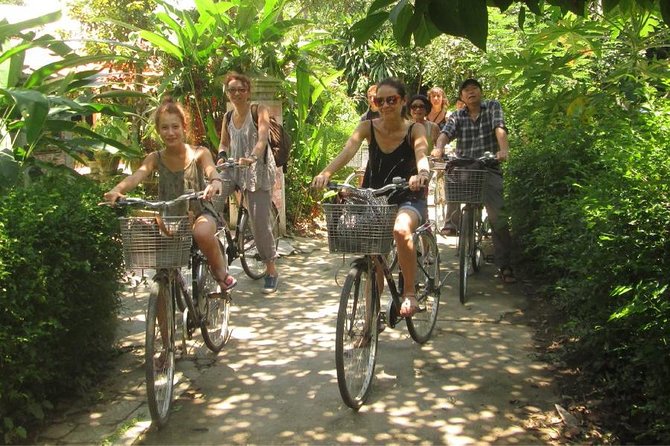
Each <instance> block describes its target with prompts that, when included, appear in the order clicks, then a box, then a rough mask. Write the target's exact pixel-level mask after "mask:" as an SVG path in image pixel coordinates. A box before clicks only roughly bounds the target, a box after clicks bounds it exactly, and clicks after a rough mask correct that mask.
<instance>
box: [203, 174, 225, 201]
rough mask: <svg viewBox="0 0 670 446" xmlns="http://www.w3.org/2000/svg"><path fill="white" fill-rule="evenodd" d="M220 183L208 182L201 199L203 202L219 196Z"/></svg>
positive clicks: (215, 181) (216, 181)
mask: <svg viewBox="0 0 670 446" xmlns="http://www.w3.org/2000/svg"><path fill="white" fill-rule="evenodd" d="M221 189H222V183H221V181H220V180H218V179H217V180H214V181H210V183H209V184H208V185H207V187H206V188H205V191H204V195H203V198H204V199H205V200H211V199H212V198H213V197H214V196H215V195H221V192H222V190H221Z"/></svg>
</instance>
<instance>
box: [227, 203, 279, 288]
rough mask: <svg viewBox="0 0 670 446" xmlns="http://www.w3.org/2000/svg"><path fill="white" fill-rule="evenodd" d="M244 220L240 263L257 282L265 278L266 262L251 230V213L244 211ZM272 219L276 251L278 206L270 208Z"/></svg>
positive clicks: (239, 242) (239, 241) (241, 222)
mask: <svg viewBox="0 0 670 446" xmlns="http://www.w3.org/2000/svg"><path fill="white" fill-rule="evenodd" d="M243 212H244V213H243V214H242V218H241V219H240V228H239V232H238V234H239V238H238V241H237V243H238V252H239V253H240V262H241V263H242V269H244V272H245V273H246V274H247V276H249V277H250V278H252V279H254V280H256V279H261V278H263V277H265V261H263V260H261V256H260V254H259V252H258V248H257V247H256V240H255V239H254V234H253V232H252V230H251V219H250V218H249V212H248V211H246V210H244V211H243ZM270 212H271V214H270V218H271V221H272V235H273V237H274V241H275V249H276V248H277V247H278V246H279V211H278V210H277V206H275V205H274V203H272V207H271V208H270Z"/></svg>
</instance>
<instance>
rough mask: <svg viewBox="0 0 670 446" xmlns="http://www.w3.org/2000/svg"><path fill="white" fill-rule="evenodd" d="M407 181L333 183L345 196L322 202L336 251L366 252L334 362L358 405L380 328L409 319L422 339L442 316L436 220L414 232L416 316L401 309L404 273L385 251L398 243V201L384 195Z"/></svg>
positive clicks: (342, 316) (347, 298)
mask: <svg viewBox="0 0 670 446" xmlns="http://www.w3.org/2000/svg"><path fill="white" fill-rule="evenodd" d="M407 187H408V185H407V182H406V181H405V180H402V179H400V178H397V179H394V183H393V184H389V185H386V186H384V187H382V188H380V189H376V190H375V189H359V188H355V187H351V186H347V185H341V184H340V185H335V184H332V185H330V186H329V189H330V190H337V191H338V192H339V194H340V195H343V196H344V197H345V198H344V200H345V202H344V203H336V204H328V203H324V204H323V209H324V213H325V215H326V226H327V229H328V246H329V250H330V252H331V253H353V254H361V255H362V257H359V258H356V259H355V260H354V261H353V262H352V265H351V269H350V270H349V273H348V274H347V277H346V279H345V282H344V285H343V288H342V294H341V297H340V303H339V309H338V314H337V327H336V341H335V364H336V369H337V383H338V387H339V391H340V395H341V396H342V400H343V401H344V403H345V404H346V405H347V406H349V407H350V408H352V409H354V410H358V409H359V408H360V407H361V406H362V405H363V404H364V403H365V401H366V399H367V397H368V395H369V392H370V389H371V384H372V379H373V376H374V369H375V362H376V356H377V342H378V335H379V331H381V329H383V327H385V326H389V327H391V328H394V327H395V326H396V325H397V324H398V322H399V321H400V320H401V319H405V323H406V325H407V329H408V331H409V334H410V336H411V337H412V339H414V340H415V341H416V342H417V343H420V344H423V343H425V342H427V341H428V340H429V339H430V336H431V334H432V332H433V329H434V327H435V323H436V321H437V312H438V307H439V303H440V288H441V286H442V285H443V284H444V281H445V279H446V277H445V279H443V280H440V255H439V250H438V246H437V240H436V238H435V235H434V234H433V231H432V223H431V222H430V221H426V222H425V223H423V224H422V225H420V226H419V227H418V228H417V229H416V230H415V231H414V234H413V241H414V248H415V249H416V251H417V275H416V277H417V281H416V283H415V284H414V285H413V286H414V287H415V289H416V299H417V303H418V305H419V311H418V312H417V313H415V314H414V315H413V316H412V317H408V318H402V317H401V316H400V315H399V313H398V312H399V310H400V306H401V303H402V300H401V296H402V288H403V286H404V279H403V275H402V271H400V273H399V274H398V285H397V286H396V282H395V279H394V278H393V275H392V273H391V269H390V267H389V265H388V263H387V260H386V256H385V254H386V253H387V252H388V251H389V250H390V249H391V247H392V244H393V225H394V222H395V217H396V214H397V206H396V205H391V204H387V203H386V202H385V199H384V198H385V197H386V196H387V195H388V194H389V193H391V192H393V191H395V190H402V189H406V188H407ZM384 279H385V280H386V283H387V284H388V287H389V290H390V294H391V297H390V299H389V302H388V305H387V310H386V312H382V311H381V304H380V294H381V291H382V289H381V288H382V287H383V283H384Z"/></svg>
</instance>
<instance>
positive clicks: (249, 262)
mask: <svg viewBox="0 0 670 446" xmlns="http://www.w3.org/2000/svg"><path fill="white" fill-rule="evenodd" d="M216 167H217V170H218V171H219V172H223V171H225V170H227V169H233V168H235V167H245V166H242V165H241V164H239V163H238V162H237V161H235V160H234V159H229V160H226V161H223V162H221V163H219V164H218V165H217V166H216ZM222 183H223V184H222V187H223V188H224V192H225V191H226V190H228V191H230V190H231V189H232V187H233V186H232V182H231V181H230V180H229V179H227V178H222ZM236 192H239V191H236ZM229 195H231V194H228V193H224V194H222V195H221V196H216V197H214V198H212V202H213V203H214V207H215V209H216V210H217V211H218V212H220V213H224V212H225V209H226V205H227V204H228V202H227V197H228V196H229ZM235 197H236V200H237V203H238V205H237V219H236V224H235V231H232V230H231V229H230V228H229V227H228V225H227V224H226V225H224V227H223V231H224V234H225V236H226V240H227V241H228V243H227V251H226V253H227V255H228V264H229V265H230V264H232V263H233V261H234V260H235V259H237V258H238V257H239V258H240V263H241V264H242V269H243V270H244V272H245V273H246V274H247V276H249V277H250V278H251V279H254V280H256V279H262V278H263V277H265V272H266V268H265V262H264V261H263V260H262V259H261V257H260V254H259V252H258V248H257V247H256V240H255V239H254V234H253V231H252V229H251V219H250V216H249V210H248V209H247V207H246V204H245V202H244V193H235ZM270 213H271V214H270V218H271V221H272V234H273V236H274V240H275V249H276V248H277V246H279V211H278V210H277V206H276V205H275V204H274V203H272V206H271V208H270Z"/></svg>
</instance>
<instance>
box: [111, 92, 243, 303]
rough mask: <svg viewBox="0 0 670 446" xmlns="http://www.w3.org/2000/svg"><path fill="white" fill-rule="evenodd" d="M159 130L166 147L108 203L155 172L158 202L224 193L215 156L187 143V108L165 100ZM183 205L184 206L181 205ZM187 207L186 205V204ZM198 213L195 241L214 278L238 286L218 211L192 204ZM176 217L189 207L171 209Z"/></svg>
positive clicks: (119, 187) (157, 121) (228, 286)
mask: <svg viewBox="0 0 670 446" xmlns="http://www.w3.org/2000/svg"><path fill="white" fill-rule="evenodd" d="M154 120H155V124H156V130H157V131H158V134H159V135H160V138H161V140H162V141H163V144H164V145H165V148H164V149H163V150H159V151H156V152H152V153H150V154H149V155H147V157H146V158H145V159H144V161H143V162H142V165H141V166H140V168H139V169H137V170H136V171H135V172H133V174H132V175H130V176H128V177H126V178H124V179H123V180H121V181H120V182H119V184H117V185H116V186H114V188H113V189H111V190H110V191H109V192H107V193H105V195H104V197H105V200H106V201H109V202H111V203H113V202H115V201H116V200H118V199H119V198H123V197H124V194H125V193H127V192H129V191H131V190H133V189H134V188H135V187H137V185H138V184H140V183H141V182H142V181H143V180H144V179H146V178H147V177H148V176H149V175H151V173H152V172H154V171H158V174H159V177H158V199H159V200H172V199H174V198H177V197H178V196H180V195H182V194H184V193H185V192H186V191H187V190H193V191H194V192H197V191H201V190H204V191H205V195H204V196H205V199H206V200H209V199H211V198H212V197H213V196H214V195H216V194H220V193H221V178H220V177H219V175H218V173H217V171H216V166H215V165H214V160H213V159H212V154H211V153H210V151H209V150H208V149H207V148H206V147H193V146H191V145H189V144H186V134H187V130H186V129H187V122H188V120H187V115H186V112H185V111H184V109H183V107H182V106H181V105H180V104H179V103H177V102H175V101H174V100H173V99H172V98H169V97H168V98H165V99H163V101H162V102H161V104H160V105H159V107H158V109H157V110H156V113H155V115H154ZM180 204H181V203H180ZM183 204H184V205H186V203H185V202H184V203H183ZM191 210H193V211H194V214H195V222H194V223H193V238H194V239H195V241H196V243H197V244H198V246H199V247H200V249H201V250H202V252H203V253H204V254H205V256H206V257H207V262H208V263H209V265H210V268H211V270H212V274H213V275H214V278H215V279H216V281H217V282H218V283H219V285H220V286H221V289H223V290H229V289H232V288H233V287H235V285H237V281H236V280H235V278H234V277H233V276H231V275H230V274H228V271H227V268H226V262H225V260H224V258H223V253H222V252H221V250H220V249H219V243H218V241H217V239H216V236H215V233H216V226H217V225H216V219H215V218H214V216H215V215H216V211H215V210H214V208H213V207H212V206H211V203H209V202H197V203H193V204H192V209H191ZM168 212H169V213H170V214H172V215H185V214H186V213H187V209H186V206H183V207H180V208H179V209H170V210H168Z"/></svg>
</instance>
